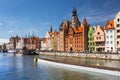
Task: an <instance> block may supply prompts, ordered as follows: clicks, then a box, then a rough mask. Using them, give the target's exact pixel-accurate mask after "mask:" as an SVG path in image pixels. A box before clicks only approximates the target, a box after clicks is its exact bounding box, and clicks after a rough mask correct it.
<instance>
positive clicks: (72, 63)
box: [41, 58, 120, 71]
mask: <svg viewBox="0 0 120 80" xmlns="http://www.w3.org/2000/svg"><path fill="white" fill-rule="evenodd" d="M41 59H43V60H47V61H52V62H57V63H64V64H70V65H77V66H84V67H91V68H98V69H105V70H112V71H120V68H113V67H105V66H99V65H98V66H95V65H87V64H80V63H77V62H71V61H66V60H59V59H52V58H41Z"/></svg>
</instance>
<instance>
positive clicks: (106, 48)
mask: <svg viewBox="0 0 120 80" xmlns="http://www.w3.org/2000/svg"><path fill="white" fill-rule="evenodd" d="M43 42H44V46H43V45H41V47H44V50H49V51H61V52H84V51H90V52H119V53H120V12H118V13H117V15H116V16H115V19H114V20H108V21H107V22H106V25H105V26H104V27H101V26H100V25H97V26H96V27H93V26H92V25H89V24H88V23H87V20H86V18H84V19H83V22H82V23H81V22H80V21H79V18H78V16H77V10H76V9H75V8H74V9H73V11H72V19H71V20H64V21H63V22H62V23H61V24H60V27H59V31H53V30H52V27H51V28H50V31H49V32H47V33H46V36H45V39H44V40H43Z"/></svg>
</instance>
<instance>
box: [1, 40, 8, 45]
mask: <svg viewBox="0 0 120 80" xmlns="http://www.w3.org/2000/svg"><path fill="white" fill-rule="evenodd" d="M8 42H9V39H0V45H1V44H3V43H8Z"/></svg>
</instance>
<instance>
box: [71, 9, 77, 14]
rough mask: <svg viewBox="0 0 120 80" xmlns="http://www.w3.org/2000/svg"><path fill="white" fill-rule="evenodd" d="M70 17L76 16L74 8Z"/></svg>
mask: <svg viewBox="0 0 120 80" xmlns="http://www.w3.org/2000/svg"><path fill="white" fill-rule="evenodd" d="M72 16H77V10H76V8H75V7H74V9H73V11H72Z"/></svg>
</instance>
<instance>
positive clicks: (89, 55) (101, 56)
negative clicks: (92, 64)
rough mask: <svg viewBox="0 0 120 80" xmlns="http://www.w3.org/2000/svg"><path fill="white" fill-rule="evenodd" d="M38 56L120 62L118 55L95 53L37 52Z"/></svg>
mask: <svg viewBox="0 0 120 80" xmlns="http://www.w3.org/2000/svg"><path fill="white" fill-rule="evenodd" d="M39 54H40V55H49V56H66V57H78V58H79V57H82V58H93V59H106V60H107V59H109V60H120V54H98V53H97V54H96V53H65V52H63V53H61V52H39Z"/></svg>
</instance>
